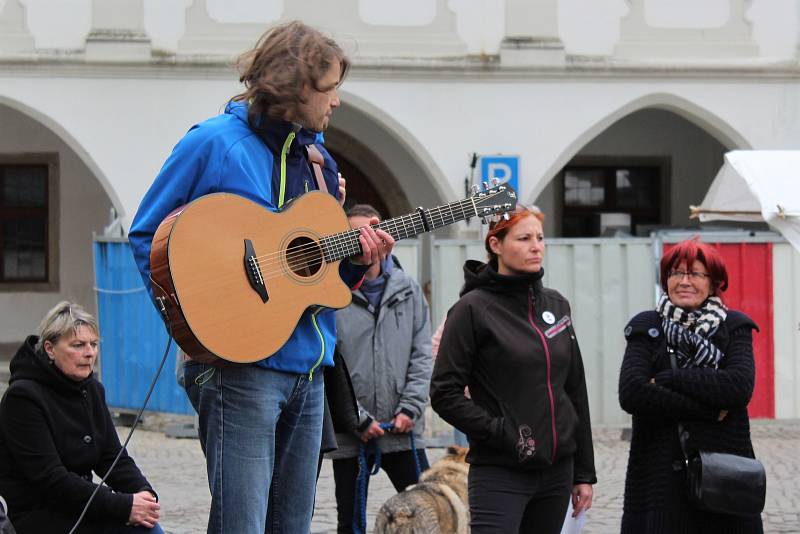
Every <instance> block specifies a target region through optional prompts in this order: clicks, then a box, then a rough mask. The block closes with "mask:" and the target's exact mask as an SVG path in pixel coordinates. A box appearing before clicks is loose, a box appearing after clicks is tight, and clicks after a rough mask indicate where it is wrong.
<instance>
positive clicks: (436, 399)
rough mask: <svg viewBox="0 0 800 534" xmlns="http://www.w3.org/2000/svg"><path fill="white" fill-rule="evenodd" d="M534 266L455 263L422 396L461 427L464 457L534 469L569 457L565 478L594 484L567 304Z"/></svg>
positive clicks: (576, 350) (583, 387)
mask: <svg viewBox="0 0 800 534" xmlns="http://www.w3.org/2000/svg"><path fill="white" fill-rule="evenodd" d="M543 274H544V272H543V271H539V272H538V273H535V274H531V275H522V276H504V275H500V274H498V273H497V271H496V270H495V268H494V267H493V266H492V265H491V264H484V263H481V262H478V261H474V260H470V261H468V262H467V263H466V264H465V265H464V275H465V276H464V277H465V285H464V289H463V290H462V296H461V299H460V300H459V301H458V302H457V303H456V304H455V305H454V306H453V308H452V309H451V310H450V312H449V314H448V316H447V322H446V323H445V328H444V332H443V333H442V340H441V344H440V346H439V354H438V356H437V358H436V364H435V366H434V371H433V377H432V380H431V404H432V406H433V409H434V410H435V411H436V412H437V413H438V414H439V415H440V416H442V418H444V419H445V420H446V421H447V422H449V423H450V424H452V425H453V426H455V427H456V428H458V429H459V430H461V431H462V432H464V433H465V434H466V435H467V437H468V438H469V442H470V451H469V454H468V456H467V461H469V462H470V463H472V464H486V465H500V466H506V467H511V468H514V469H530V470H536V469H544V468H547V467H549V466H551V465H553V464H554V463H555V462H556V461H558V460H560V459H562V458H567V457H570V456H572V457H573V458H574V483H575V484H580V483H589V484H594V483H595V482H597V477H596V474H595V469H594V451H593V447H592V433H591V422H590V419H589V402H588V398H587V394H586V381H585V377H584V371H583V361H582V359H581V353H580V349H579V348H578V342H577V340H576V338H575V332H574V330H573V328H572V321H571V317H570V307H569V303H568V302H567V300H566V299H565V298H564V297H563V296H561V295H560V294H559V293H558V292H557V291H554V290H552V289H547V288H545V287H542V282H541V279H542V275H543ZM465 386H469V392H470V395H471V399H470V398H467V397H465V396H464V387H465Z"/></svg>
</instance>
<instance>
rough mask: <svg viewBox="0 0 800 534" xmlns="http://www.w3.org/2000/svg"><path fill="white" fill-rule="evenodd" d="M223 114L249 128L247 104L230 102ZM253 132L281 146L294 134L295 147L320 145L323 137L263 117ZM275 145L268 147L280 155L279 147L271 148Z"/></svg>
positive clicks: (295, 125)
mask: <svg viewBox="0 0 800 534" xmlns="http://www.w3.org/2000/svg"><path fill="white" fill-rule="evenodd" d="M225 113H227V114H229V115H233V116H234V117H236V118H237V119H239V120H240V121H242V122H244V124H245V125H247V126H248V127H249V126H250V121H249V117H248V108H247V104H245V103H244V102H237V101H233V100H232V101H230V102H228V104H227V105H226V106H225ZM252 129H253V130H254V131H256V132H258V134H259V135H260V136H261V137H262V138H263V139H264V140H265V141H268V140H279V141H280V143H281V144H282V143H283V141H284V140H285V139H286V137H287V136H288V135H289V134H290V133H291V132H295V143H292V144H293V145H297V146H305V145H313V144H314V143H322V142H323V137H322V133H320V132H314V131H312V130H309V129H308V128H303V127H302V126H300V125H299V124H297V123H295V122H289V121H284V120H278V119H270V118H267V117H266V116H265V115H262V116H261V117H259V119H258V120H257V123H256V124H255V127H254V128H252ZM274 144H275V143H273V142H269V143H268V145H269V146H270V148H272V149H273V150H275V151H277V152H278V153H279V154H280V150H281V148H282V147H281V146H273V145H274Z"/></svg>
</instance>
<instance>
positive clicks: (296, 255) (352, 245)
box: [257, 199, 471, 281]
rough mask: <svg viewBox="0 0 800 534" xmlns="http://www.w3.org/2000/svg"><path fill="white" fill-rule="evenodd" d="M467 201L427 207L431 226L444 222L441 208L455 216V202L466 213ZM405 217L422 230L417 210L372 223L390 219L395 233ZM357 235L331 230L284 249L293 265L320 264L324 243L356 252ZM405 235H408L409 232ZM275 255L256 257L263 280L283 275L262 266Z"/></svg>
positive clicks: (383, 222)
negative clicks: (318, 240) (313, 262)
mask: <svg viewBox="0 0 800 534" xmlns="http://www.w3.org/2000/svg"><path fill="white" fill-rule="evenodd" d="M468 204H471V200H470V199H465V200H462V201H459V202H454V203H450V204H448V205H446V206H438V207H436V208H431V209H430V210H428V211H429V216H430V219H431V222H432V224H433V226H434V227H436V226H437V224H438V225H441V226H444V225H445V217H444V212H445V211H449V212H450V218H451V219H453V220H455V214H454V212H453V206H454V205H456V206H457V207H458V208H459V209H458V211H459V216H461V217H465V216H466V214H467V212H466V211H465V209H464V208H465V207H466V206H467V205H468ZM406 218H408V219H410V220H411V221H412V225H411V227H412V228H413V229H414V231H415V232H416V233H420V232H417V229H418V228H419V229H420V230H422V231H424V224H423V221H422V216H421V215H420V214H419V213H415V214H410V215H406V216H403V217H397V218H395V219H390V220H388V221H382V222H381V223H379V224H377V225H375V227H380V226H382V225H383V226H385V228H383V229H384V230H386V229H388V226H389V225H388V224H387V223H392V225H393V226H394V230H395V233H397V229H398V222H397V221H398V219H399V220H402V219H406ZM441 226H439V227H441ZM408 227H409V225H407V224H405V222H403V230H406V232H407V231H408ZM358 235H360V233H359V232H358V230H351V231H348V232H342V233H340V234H334V235H333V236H328V237H327V238H322V239H321V240H320V241H322V242H323V243H317V242H312V243H308V244H305V245H300V246H297V247H292V248H290V249H287V252H286V257H287V263H289V265H292V264H294V265H303V264H306V266H307V264H308V263H309V262H310V261H314V260H320V261H317V262H315V263H316V265H320V266H321V265H322V263H324V262H325V250H324V249H325V248H326V245H328V247H327V248H329V249H331V248H333V247H331V246H330V245H335V247H336V249H337V250H338V251H339V252H347V254H346V255H345V257H347V256H352V255H356V254H357V253H358V252H359V251H360V250H361V245H360V242H358V240H357V236H358ZM405 237H408V234H407V235H406V236H405ZM325 241H332V242H333V243H324V242H325ZM336 241H338V242H336ZM303 249H304V250H303ZM289 251H291V252H289ZM300 254H305V255H303V256H301V255H300ZM275 255H278V256H280V255H281V253H272V254H267V255H265V256H261V257H259V261H257V263H258V266H259V268H260V269H261V278H262V279H263V280H265V281H266V280H270V279H272V278H275V277H276V276H282V275H283V273H284V270H283V268H280V269H278V270H276V271H270V270H267V269H266V268H265V267H272V265H270V264H274V263H275V262H274V261H270V260H272V259H273V258H270V259H267V260H264V258H267V257H268V256H275ZM277 260H278V262H279V263H281V264H282V261H281V258H280V257H278V258H277Z"/></svg>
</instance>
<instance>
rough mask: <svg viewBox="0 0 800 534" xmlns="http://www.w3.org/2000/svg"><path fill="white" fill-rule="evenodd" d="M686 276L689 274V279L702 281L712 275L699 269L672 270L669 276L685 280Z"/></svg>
mask: <svg viewBox="0 0 800 534" xmlns="http://www.w3.org/2000/svg"><path fill="white" fill-rule="evenodd" d="M684 276H688V277H689V280H691V281H692V282H702V281H703V280H705V279H706V278H711V275H710V274H708V273H701V272H698V271H691V272H686V271H670V272H669V277H670V278H676V279H678V280H683V277H684Z"/></svg>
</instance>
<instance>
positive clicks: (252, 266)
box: [244, 239, 269, 303]
mask: <svg viewBox="0 0 800 534" xmlns="http://www.w3.org/2000/svg"><path fill="white" fill-rule="evenodd" d="M244 272H245V274H246V275H247V281H248V282H250V287H252V288H253V291H255V292H256V293H257V294H258V296H259V297H261V302H264V303H266V302H267V301H268V300H269V293H267V285H266V284H265V283H264V276H263V273H262V272H261V266H260V265H259V264H258V257H257V256H256V251H255V249H254V248H253V242H252V241H250V240H249V239H245V240H244Z"/></svg>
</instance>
